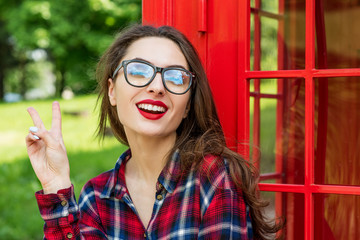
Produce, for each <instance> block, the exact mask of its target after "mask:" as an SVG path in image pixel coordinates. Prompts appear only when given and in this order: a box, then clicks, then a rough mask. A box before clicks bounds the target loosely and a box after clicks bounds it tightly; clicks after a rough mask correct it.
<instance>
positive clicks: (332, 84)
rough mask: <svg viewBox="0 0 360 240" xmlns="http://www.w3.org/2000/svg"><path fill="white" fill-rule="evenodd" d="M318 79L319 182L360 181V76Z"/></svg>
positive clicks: (356, 183)
mask: <svg viewBox="0 0 360 240" xmlns="http://www.w3.org/2000/svg"><path fill="white" fill-rule="evenodd" d="M314 83H315V119H314V124H315V125H314V130H315V131H314V137H315V139H314V143H315V144H314V146H315V183H317V184H341V185H360V177H358V176H359V172H360V148H359V141H360V77H336V78H317V79H315V82H314Z"/></svg>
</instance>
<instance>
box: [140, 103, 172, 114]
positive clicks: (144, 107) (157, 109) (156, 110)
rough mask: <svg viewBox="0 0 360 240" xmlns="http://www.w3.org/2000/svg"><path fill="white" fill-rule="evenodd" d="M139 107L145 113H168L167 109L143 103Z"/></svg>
mask: <svg viewBox="0 0 360 240" xmlns="http://www.w3.org/2000/svg"><path fill="white" fill-rule="evenodd" d="M137 107H138V108H139V109H140V110H142V111H144V112H148V113H153V114H158V113H164V112H166V109H165V108H164V107H161V106H157V105H152V104H145V103H141V104H138V105H137Z"/></svg>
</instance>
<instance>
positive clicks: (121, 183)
mask: <svg viewBox="0 0 360 240" xmlns="http://www.w3.org/2000/svg"><path fill="white" fill-rule="evenodd" d="M130 158H131V150H130V149H128V150H126V151H125V152H124V153H123V154H122V155H121V156H120V157H119V159H118V160H117V162H116V164H115V168H113V169H112V170H111V173H110V176H109V179H108V181H107V183H106V184H105V186H104V189H103V191H102V192H101V194H100V198H110V197H111V196H115V197H116V198H118V199H121V198H122V197H123V196H124V194H125V193H127V188H126V182H125V166H126V163H127V161H128V160H129V159H130ZM180 176H181V169H180V158H179V151H178V150H177V151H175V152H174V154H173V156H172V157H171V159H170V161H169V162H168V163H167V164H166V166H165V167H164V169H163V170H162V171H161V173H160V175H159V177H158V183H157V184H156V188H157V191H159V190H161V188H162V187H161V185H162V186H163V187H164V188H165V190H166V191H168V192H170V193H172V192H173V191H174V190H175V187H176V185H177V182H178V180H179V177H180Z"/></svg>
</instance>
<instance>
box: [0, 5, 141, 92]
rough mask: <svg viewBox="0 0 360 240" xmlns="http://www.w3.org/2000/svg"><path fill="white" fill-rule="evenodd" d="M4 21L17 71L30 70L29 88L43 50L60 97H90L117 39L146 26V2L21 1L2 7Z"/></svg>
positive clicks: (0, 11)
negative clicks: (67, 90)
mask: <svg viewBox="0 0 360 240" xmlns="http://www.w3.org/2000/svg"><path fill="white" fill-rule="evenodd" d="M8 2H9V1H8ZM0 16H2V17H0V25H1V23H3V25H4V31H5V32H6V33H1V32H0V38H2V41H4V42H5V43H8V44H10V45H11V47H12V51H11V53H12V56H14V58H15V59H17V61H18V63H19V64H18V65H17V67H16V68H17V70H19V69H21V66H22V67H23V68H24V69H23V71H22V74H19V76H22V78H23V79H24V82H23V83H22V84H23V85H24V86H27V85H29V84H26V82H25V80H27V79H28V77H27V75H26V72H27V71H26V66H27V64H29V63H30V62H31V61H33V60H34V59H33V57H32V54H31V53H32V52H33V51H34V50H38V49H43V50H44V51H45V52H46V60H47V61H50V62H51V63H52V64H53V72H54V74H55V76H56V89H57V91H56V92H57V94H60V93H61V91H62V90H63V89H64V87H65V86H70V87H71V88H72V89H73V90H74V91H75V92H78V93H86V92H89V91H91V90H93V89H94V86H95V85H96V84H95V81H94V78H93V69H94V68H95V63H96V61H97V59H98V57H99V55H100V54H101V53H102V52H103V51H104V50H105V49H106V48H107V46H108V45H109V44H110V43H111V41H112V40H113V37H114V34H116V33H117V32H118V31H119V30H120V29H121V28H123V27H124V26H126V25H128V24H130V23H132V22H139V21H140V16H141V0H113V1H111V0H83V1H74V0H61V1H51V0H16V1H13V2H11V3H10V4H8V5H7V4H6V3H1V4H0ZM0 44H2V46H5V44H4V43H2V42H1V43H0ZM0 46H1V45H0ZM10 67H11V66H10V65H9V64H8V65H7V66H6V68H10ZM20 72H21V71H20ZM5 73H6V71H5ZM19 91H20V90H19ZM20 92H21V91H20Z"/></svg>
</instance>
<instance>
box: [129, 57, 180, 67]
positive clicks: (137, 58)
mask: <svg viewBox="0 0 360 240" xmlns="http://www.w3.org/2000/svg"><path fill="white" fill-rule="evenodd" d="M133 60H141V61H144V62H147V63H150V64H152V65H155V64H153V63H152V62H149V61H148V60H145V59H143V58H139V57H136V58H133ZM169 67H174V68H183V69H186V68H185V67H184V66H183V65H176V64H175V65H168V66H166V67H165V68H169Z"/></svg>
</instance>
